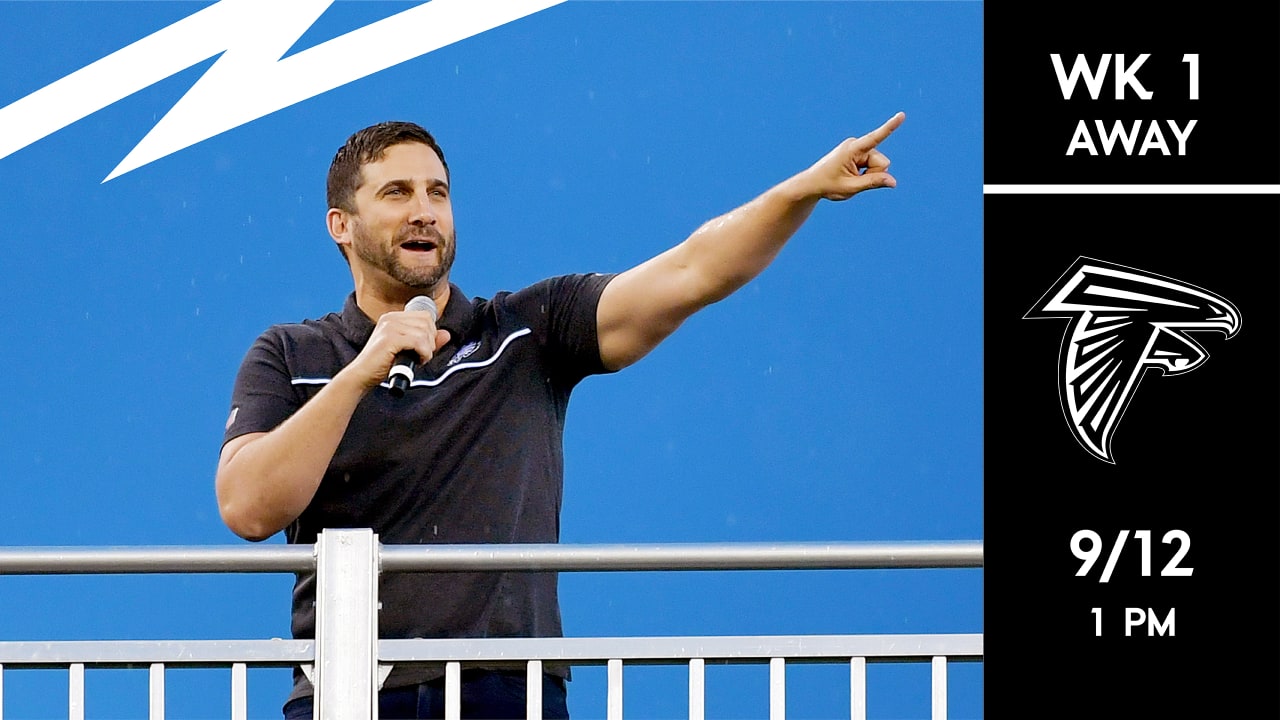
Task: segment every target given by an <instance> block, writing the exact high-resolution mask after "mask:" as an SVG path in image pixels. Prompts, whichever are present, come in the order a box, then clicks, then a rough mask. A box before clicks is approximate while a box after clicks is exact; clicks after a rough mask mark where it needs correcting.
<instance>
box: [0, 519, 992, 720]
mask: <svg viewBox="0 0 1280 720" xmlns="http://www.w3.org/2000/svg"><path fill="white" fill-rule="evenodd" d="M981 566H982V545H981V543H978V542H957V543H844V544H812V543H789V544H777V545H771V544H683V545H576V546H575V545H500V546H486V545H435V546H432V545H412V546H407V545H392V546H381V545H380V544H379V543H378V540H377V537H376V536H375V535H374V534H373V533H372V532H371V531H369V530H328V531H325V532H324V533H322V534H321V537H320V538H319V540H318V541H317V543H316V544H315V545H314V546H306V545H301V546H298V545H295V546H253V547H184V548H132V549H121V548H9V549H0V575H18V574H26V575H36V574H97V573H219V572H222V573H231V572H234V573H244V572H305V571H310V570H313V569H314V570H315V571H316V575H317V596H316V602H317V604H316V609H317V612H316V615H317V618H316V639H315V640H314V641H310V640H279V639H276V640H184V641H121V640H111V641H57V642H40V641H20V642H12V641H8V642H0V720H3V716H4V710H3V708H4V704H3V698H4V676H5V673H6V672H7V671H11V670H16V669H25V668H63V669H66V670H67V672H68V679H69V682H68V687H69V697H68V718H69V720H84V672H85V668H86V667H149V668H150V672H149V708H150V709H149V716H150V719H151V720H163V718H164V712H165V694H164V693H165V670H166V668H168V667H174V666H177V667H184V666H194V667H229V668H231V688H230V692H231V717H232V720H246V718H247V713H246V684H247V681H246V672H247V668H250V667H283V666H294V665H302V666H304V667H307V668H308V669H309V670H310V675H311V677H312V680H313V682H314V684H315V688H316V717H317V718H325V719H334V720H357V719H360V718H369V719H370V720H372V719H374V718H376V717H377V700H376V698H377V688H378V685H379V677H380V670H382V671H385V670H386V669H387V668H389V667H390V665H392V664H406V663H432V664H437V665H438V664H443V665H444V667H445V697H446V717H448V718H458V717H459V715H460V707H459V698H460V682H461V681H460V678H461V670H462V668H463V666H464V665H466V664H469V663H477V664H478V663H483V664H485V665H487V666H491V665H493V664H494V663H511V664H513V666H515V667H519V666H524V667H525V670H526V673H527V674H528V677H529V678H531V679H540V678H541V675H542V666H543V663H545V662H548V661H554V662H555V663H557V664H562V665H565V664H567V665H574V666H576V665H604V666H606V667H607V673H608V685H607V695H608V696H607V714H608V718H609V719H610V720H620V719H621V717H622V693H623V667H624V665H632V664H665V665H685V666H687V667H688V677H689V680H688V691H689V717H690V719H691V720H701V719H702V718H703V717H704V713H705V687H706V686H705V668H706V665H707V664H708V663H760V664H767V665H768V667H769V717H770V719H771V720H781V719H782V718H784V717H785V712H786V710H785V709H786V668H787V666H788V664H789V663H795V662H805V663H812V662H818V663H843V664H847V665H848V667H849V679H850V697H849V716H850V717H851V718H852V719H853V720H865V718H866V668H867V664H868V663H875V662H921V663H929V664H930V666H931V708H932V718H933V720H945V718H946V712H947V702H946V701H947V667H948V663H951V662H980V661H981V660H982V658H983V645H982V641H983V636H982V635H981V634H934V635H899V634H887V635H800V636H736V637H615V638H603V637H601V638H500V639H499V638H486V639H412V640H410V639H383V640H379V639H378V638H377V636H376V632H377V607H378V600H377V588H378V575H379V573H381V572H405V571H437V572H449V571H494V570H496V571H553V570H554V571H623V570H631V571H634V570H729V569H736V570H776V569H786V570H795V569H855V568H974V567H981ZM528 687H529V688H530V691H529V697H528V717H529V718H531V719H537V720H540V719H541V714H542V698H541V682H540V680H539V681H538V682H530V683H528Z"/></svg>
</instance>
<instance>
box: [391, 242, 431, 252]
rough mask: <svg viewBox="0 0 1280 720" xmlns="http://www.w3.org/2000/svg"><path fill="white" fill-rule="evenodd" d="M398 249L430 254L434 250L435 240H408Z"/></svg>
mask: <svg viewBox="0 0 1280 720" xmlns="http://www.w3.org/2000/svg"><path fill="white" fill-rule="evenodd" d="M400 247H402V248H404V249H405V250H411V251H413V252H430V251H432V250H435V249H436V241H435V240H409V241H407V242H403V243H401V244H400Z"/></svg>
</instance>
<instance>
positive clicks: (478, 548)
mask: <svg viewBox="0 0 1280 720" xmlns="http://www.w3.org/2000/svg"><path fill="white" fill-rule="evenodd" d="M380 553H381V567H380V570H381V571H383V572H405V571H417V572H478V571H530V572H535V571H561V572H571V571H597V572H607V571H633V570H841V569H855V568H864V569H890V568H917V569H919V568H978V567H982V564H983V548H982V543H981V542H971V541H957V542H899V543H873V542H867V543H781V544H779V543H773V544H769V543H674V544H640V545H616V544H614V545H567V544H516V545H382V546H381V548H380ZM315 567H316V556H315V550H314V548H313V546H311V545H267V546H252V547H239V546H188V547H115V548H99V547H93V548H91V547H25V548H15V547H9V548H0V575H76V574H145V573H276V572H305V571H308V570H314V569H315Z"/></svg>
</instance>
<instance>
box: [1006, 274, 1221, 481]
mask: <svg viewBox="0 0 1280 720" xmlns="http://www.w3.org/2000/svg"><path fill="white" fill-rule="evenodd" d="M1023 318H1024V319H1043V318H1067V319H1068V321H1069V322H1068V324H1067V329H1066V333H1065V334H1064V335H1063V338H1062V348H1061V352H1060V354H1059V358H1058V369H1059V375H1058V392H1059V394H1060V396H1061V400H1062V412H1063V414H1064V415H1065V416H1066V419H1067V424H1068V425H1069V426H1070V427H1071V432H1072V433H1073V434H1074V435H1075V438H1076V440H1078V441H1079V442H1080V444H1081V445H1082V446H1083V447H1084V448H1085V449H1086V450H1088V451H1089V452H1090V453H1091V454H1093V455H1094V456H1095V457H1097V458H1099V459H1101V460H1105V461H1106V462H1109V463H1115V459H1114V457H1113V455H1112V452H1111V439H1112V436H1113V435H1114V434H1115V431H1116V427H1117V426H1118V425H1119V424H1120V418H1121V417H1122V416H1123V415H1124V411H1125V409H1126V408H1127V407H1128V406H1129V402H1130V401H1131V400H1132V399H1133V394H1134V391H1135V390H1137V388H1138V383H1139V382H1140V381H1141V380H1142V377H1143V375H1144V374H1145V373H1146V371H1148V370H1159V371H1160V372H1161V374H1163V375H1180V374H1182V373H1187V372H1191V371H1192V370H1195V369H1196V368H1198V367H1200V366H1201V365H1203V364H1204V362H1205V360H1207V359H1208V358H1209V353H1208V352H1206V351H1205V350H1204V348H1203V347H1201V346H1200V344H1199V343H1197V342H1196V341H1195V340H1193V339H1191V337H1190V336H1189V335H1188V333H1192V332H1202V331H1207V330H1215V331H1218V332H1221V333H1223V334H1224V335H1225V336H1226V337H1227V338H1230V337H1232V336H1234V335H1235V334H1236V333H1237V332H1239V331H1240V311H1239V310H1238V309H1236V307H1235V305H1233V304H1232V303H1231V302H1230V301H1229V300H1227V299H1226V298H1224V297H1222V296H1220V295H1216V294H1214V293H1211V292H1209V291H1207V290H1203V289H1201V288H1198V287H1196V286H1194V285H1190V284H1187V283H1185V282H1181V281H1179V280H1174V279H1173V278H1168V277H1165V276H1163V275H1157V274H1155V273H1151V272H1147V271H1145V270H1138V269H1135V268H1130V267H1125V266H1123V265H1117V264H1115V263H1109V262H1105V261H1101V260H1094V259H1092V258H1086V257H1081V258H1078V259H1077V260H1076V261H1075V262H1074V263H1073V264H1072V265H1071V267H1070V268H1069V269H1068V270H1067V271H1066V273H1064V274H1063V275H1062V277H1061V278H1059V279H1058V281H1057V282H1056V283H1055V284H1054V285H1053V286H1052V287H1051V288H1049V290H1048V292H1046V293H1045V294H1044V296H1043V297H1042V298H1040V301H1039V302H1038V303H1036V304H1035V306H1034V307H1032V308H1031V310H1030V311H1028V312H1027V314H1026V315H1024V316H1023Z"/></svg>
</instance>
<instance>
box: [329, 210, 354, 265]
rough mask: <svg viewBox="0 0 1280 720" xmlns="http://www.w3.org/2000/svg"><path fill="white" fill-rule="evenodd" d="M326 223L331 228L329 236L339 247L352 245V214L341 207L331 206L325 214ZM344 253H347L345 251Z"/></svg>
mask: <svg viewBox="0 0 1280 720" xmlns="http://www.w3.org/2000/svg"><path fill="white" fill-rule="evenodd" d="M324 222H325V225H326V226H327V227H328V229H329V237H331V238H333V241H334V242H335V243H337V244H338V245H339V248H340V249H341V248H342V247H346V246H349V245H351V214H350V213H348V212H347V211H346V210H342V209H339V208H329V212H328V213H327V214H326V215H325V216H324ZM343 254H346V253H345V251H344V252H343Z"/></svg>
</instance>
